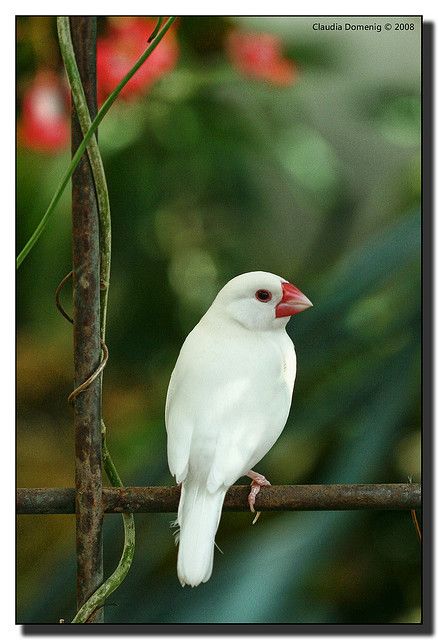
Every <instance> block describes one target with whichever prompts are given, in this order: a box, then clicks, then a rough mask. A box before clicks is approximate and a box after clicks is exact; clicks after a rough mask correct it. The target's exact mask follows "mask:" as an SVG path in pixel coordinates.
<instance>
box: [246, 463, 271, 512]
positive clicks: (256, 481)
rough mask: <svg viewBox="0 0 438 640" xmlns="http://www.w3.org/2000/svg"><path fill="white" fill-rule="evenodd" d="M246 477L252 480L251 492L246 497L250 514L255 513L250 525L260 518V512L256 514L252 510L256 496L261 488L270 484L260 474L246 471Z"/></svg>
mask: <svg viewBox="0 0 438 640" xmlns="http://www.w3.org/2000/svg"><path fill="white" fill-rule="evenodd" d="M246 475H247V476H248V477H249V478H251V479H252V482H251V490H250V492H249V495H248V504H249V508H250V509H251V511H252V513H256V516H255V518H254V520H253V521H252V524H255V523H256V522H257V520H258V519H259V516H260V511H257V512H256V510H255V509H254V505H255V499H256V496H257V494H258V493H259V491H260V488H261V487H267V486H270V485H271V483H270V482H269V480H266V478H265V476H262V475H261V474H260V473H256V472H255V471H248V473H247V474H246Z"/></svg>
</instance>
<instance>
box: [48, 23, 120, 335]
mask: <svg viewBox="0 0 438 640" xmlns="http://www.w3.org/2000/svg"><path fill="white" fill-rule="evenodd" d="M57 26H58V38H59V46H60V49H61V54H62V59H63V62H64V67H65V70H66V72H67V77H68V81H69V84H70V88H71V92H72V96H73V100H74V104H75V109H76V113H77V116H78V120H79V123H80V125H81V129H82V135H83V136H84V139H85V136H86V135H87V133H88V131H90V129H91V127H92V122H91V118H90V113H89V111H88V107H87V101H86V99H85V93H84V89H83V87H82V82H81V76H80V75H79V70H78V67H77V64H76V58H75V54H74V48H73V42H72V39H71V32H70V19H69V18H68V16H60V17H58V18H57ZM87 153H88V157H89V159H90V164H91V169H92V171H93V178H94V185H95V188H96V195H97V202H98V205H99V235H100V257H101V259H100V281H101V284H100V293H101V295H100V326H101V339H102V343H104V342H105V327H106V311H107V306H108V287H109V280H110V268H111V212H110V203H109V197H108V187H107V184H106V177H105V171H104V168H103V163H102V157H101V155H100V151H99V146H98V144H97V139H96V135H95V134H93V135H92V136H91V138H90V142H89V144H88V147H87Z"/></svg>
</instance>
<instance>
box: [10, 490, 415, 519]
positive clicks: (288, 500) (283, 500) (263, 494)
mask: <svg viewBox="0 0 438 640" xmlns="http://www.w3.org/2000/svg"><path fill="white" fill-rule="evenodd" d="M248 490H249V486H248V485H234V486H232V487H230V488H229V490H228V492H227V495H226V497H225V502H224V510H225V511H247V510H248V502H247V498H248ZM179 494H180V488H179V487H125V488H109V487H105V488H104V489H103V504H104V509H105V513H121V512H132V513H169V512H174V511H177V509H178V500H179ZM256 507H257V509H258V510H259V511H310V510H313V511H319V510H323V511H328V510H330V511H337V510H346V509H351V510H353V509H381V510H385V509H386V510H393V509H397V510H398V509H419V508H421V485H420V484H309V485H276V486H270V487H263V488H262V490H261V491H260V493H259V494H258V496H257V499H256ZM17 513H18V514H51V513H53V514H55V513H75V490H74V489H17Z"/></svg>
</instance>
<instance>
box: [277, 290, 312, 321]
mask: <svg viewBox="0 0 438 640" xmlns="http://www.w3.org/2000/svg"><path fill="white" fill-rule="evenodd" d="M281 288H282V289H283V297H282V299H281V300H280V302H279V303H278V304H277V306H276V307H275V317H276V318H284V317H286V316H293V315H295V314H296V313H300V311H305V309H308V308H309V307H313V304H312V303H311V302H310V300H309V298H307V297H306V296H305V295H304V293H301V291H300V290H299V289H297V288H296V287H295V286H294V285H293V284H290V282H282V283H281Z"/></svg>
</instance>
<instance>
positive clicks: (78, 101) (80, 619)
mask: <svg viewBox="0 0 438 640" xmlns="http://www.w3.org/2000/svg"><path fill="white" fill-rule="evenodd" d="M173 20H174V18H173V19H172V18H171V19H169V20H168V21H167V23H166V25H165V27H163V29H162V30H161V31H159V32H158V33H157V30H158V29H159V27H160V25H161V18H160V19H159V21H158V23H157V27H156V28H155V29H154V32H153V33H152V35H151V38H154V39H155V40H154V44H155V46H156V44H157V43H158V42H159V41H160V40H161V38H162V37H163V35H164V33H163V32H165V31H167V29H168V28H169V27H170V24H171V23H172V22H173ZM57 26H58V38H59V44H60V48H61V53H62V58H63V61H64V66H65V69H66V72H67V76H68V80H69V83H70V88H71V92H72V96H73V101H74V105H75V108H76V113H77V116H78V120H79V123H80V126H81V129H82V134H83V136H84V139H83V142H82V144H81V146H80V147H79V149H81V147H82V146H84V143H85V144H86V143H87V141H88V146H87V147H86V148H87V153H88V157H89V159H90V164H91V168H92V172H93V179H94V183H95V187H96V194H97V200H98V207H99V227H100V263H101V266H100V278H101V340H102V343H103V344H104V343H105V330H106V315H107V306H108V291H109V282H110V267H111V214H110V205H109V197H108V188H107V184H106V178H105V171H104V168H103V163H102V158H101V155H100V151H99V147H98V144H97V140H96V136H95V134H94V133H93V132H94V131H95V130H96V126H97V125H96V124H95V123H96V121H97V119H98V117H99V114H101V113H102V111H103V108H104V107H105V105H106V104H107V103H108V100H109V99H108V100H107V101H106V102H105V104H104V106H103V107H102V109H101V110H100V111H99V114H98V116H97V117H96V119H95V120H94V121H93V122H92V121H91V118H90V114H89V111H88V106H87V101H86V98H85V94H84V90H83V86H82V82H81V77H80V74H79V70H78V67H77V64H76V58H75V54H74V48H73V43H72V39H71V32H70V20H69V18H68V17H64V16H61V17H58V18H57ZM150 49H151V47H149V48H148V49H147V50H146V52H145V54H146V53H148V52H149V55H150ZM145 54H143V56H142V58H143V60H142V58H140V59H139V61H137V63H136V65H135V66H134V67H133V69H135V71H136V70H137V69H138V68H139V67H140V65H141V64H142V63H143V62H144V60H145V59H146V58H147V57H148V56H145ZM140 60H142V62H140ZM133 69H131V71H130V72H129V73H128V74H127V76H125V78H124V79H123V80H122V82H121V83H120V84H119V85H118V87H117V89H116V90H115V91H116V92H117V93H119V92H120V90H121V88H122V87H123V86H124V85H125V84H126V82H127V81H128V80H129V78H130V77H132V75H133V74H134V73H135V71H133ZM128 76H129V77H128ZM114 93H115V92H113V94H114ZM113 94H111V95H113ZM116 95H117V94H116ZM110 98H111V96H110ZM114 99H115V98H114ZM109 106H110V105H109ZM109 106H108V108H109ZM108 108H107V110H108ZM103 115H105V113H103ZM103 115H102V117H103ZM102 117H101V118H100V120H101V119H102ZM97 124H98V123H97ZM84 148H85V146H84ZM79 149H78V151H79ZM75 157H76V154H75V156H74V158H75ZM78 159H79V158H78ZM70 175H71V174H70ZM52 202H53V200H52ZM55 204H56V203H55ZM46 215H47V212H46ZM40 224H41V223H40ZM34 235H35V234H34ZM35 241H36V240H35ZM29 242H30V241H29ZM28 244H29V243H28ZM26 246H27V245H26ZM32 246H33V245H32ZM32 246H30V248H29V251H30V249H31V248H32ZM20 255H21V254H20ZM26 255H27V254H26ZM24 257H25V256H24ZM24 257H23V259H24ZM102 458H103V467H104V469H105V473H106V475H107V477H108V480H109V481H110V483H111V485H112V486H114V487H123V483H122V481H121V479H120V476H119V474H118V472H117V469H116V467H115V465H114V462H113V460H112V458H111V455H110V453H109V450H108V446H107V443H106V428H105V423H104V421H103V420H102ZM122 518H123V526H124V534H125V538H124V545H123V552H122V556H121V558H120V560H119V563H118V565H117V567H116V569H115V570H114V572H113V573H112V574H111V575H110V576H109V578H107V579H106V580H105V582H104V583H103V584H102V585H101V586H100V587H99V588H98V589H96V591H95V592H94V593H93V594H92V595H91V596H90V597H89V598H88V600H87V601H86V602H85V603H84V604H83V605H82V607H81V608H80V609H79V611H78V612H77V613H76V615H75V617H74V618H73V620H72V623H75V624H76V623H84V622H86V621H87V620H88V618H89V617H90V616H91V615H92V614H93V613H94V611H96V609H98V608H99V607H101V606H102V605H103V604H104V602H105V600H106V598H107V597H108V596H109V595H110V594H111V593H113V592H114V591H115V590H116V589H117V588H118V587H119V586H120V585H121V583H122V582H123V580H124V579H125V577H126V576H127V574H128V572H129V569H130V567H131V564H132V560H133V557H134V552H135V523H134V516H133V514H132V513H124V514H122Z"/></svg>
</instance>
